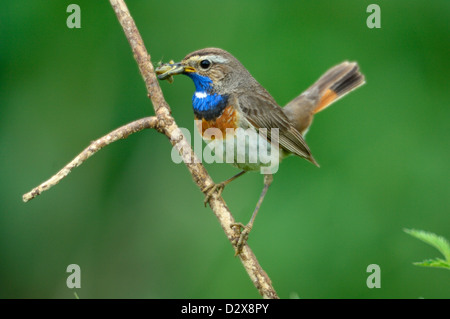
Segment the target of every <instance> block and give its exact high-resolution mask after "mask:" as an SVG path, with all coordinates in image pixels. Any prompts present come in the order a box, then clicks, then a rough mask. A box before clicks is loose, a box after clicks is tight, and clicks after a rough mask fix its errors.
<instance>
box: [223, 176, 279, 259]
mask: <svg viewBox="0 0 450 319" xmlns="http://www.w3.org/2000/svg"><path fill="white" fill-rule="evenodd" d="M272 181H273V176H272V174H266V175H264V188H263V190H262V192H261V195H260V196H259V200H258V203H257V204H256V207H255V210H254V211H253V214H252V217H251V218H250V221H249V222H248V224H247V225H244V224H242V223H234V224H231V225H230V227H231V228H233V227H237V228H238V230H239V238H237V239H236V242H235V245H236V253H235V256H237V255H239V254H240V253H241V251H242V248H243V247H244V245H245V244H246V242H247V239H248V234H249V233H250V231H251V230H252V227H253V222H254V221H255V217H256V214H258V211H259V208H260V207H261V204H262V202H263V200H264V196H266V193H267V190H268V189H269V186H270V184H272ZM241 228H242V230H241Z"/></svg>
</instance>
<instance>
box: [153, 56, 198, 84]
mask: <svg viewBox="0 0 450 319" xmlns="http://www.w3.org/2000/svg"><path fill="white" fill-rule="evenodd" d="M155 72H156V74H157V75H158V79H160V80H168V81H169V82H170V83H172V81H173V78H172V76H173V75H177V74H183V73H192V72H195V69H194V68H193V67H190V66H187V65H184V64H183V63H182V62H178V63H175V62H173V61H170V62H169V63H163V64H161V65H160V66H158V67H157V68H156V69H155Z"/></svg>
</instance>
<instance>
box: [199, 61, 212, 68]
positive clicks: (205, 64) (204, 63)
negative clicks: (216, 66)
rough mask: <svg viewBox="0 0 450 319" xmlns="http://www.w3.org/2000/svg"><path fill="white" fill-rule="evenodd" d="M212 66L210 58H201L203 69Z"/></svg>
mask: <svg viewBox="0 0 450 319" xmlns="http://www.w3.org/2000/svg"><path fill="white" fill-rule="evenodd" d="M210 66H211V61H209V60H201V61H200V67H201V68H202V69H203V70H206V69H207V68H209V67H210Z"/></svg>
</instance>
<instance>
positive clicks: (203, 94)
mask: <svg viewBox="0 0 450 319" xmlns="http://www.w3.org/2000/svg"><path fill="white" fill-rule="evenodd" d="M207 96H208V93H206V92H195V97H196V98H198V99H204V98H205V97H207Z"/></svg>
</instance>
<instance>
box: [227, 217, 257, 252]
mask: <svg viewBox="0 0 450 319" xmlns="http://www.w3.org/2000/svg"><path fill="white" fill-rule="evenodd" d="M230 227H231V228H234V230H235V232H236V237H235V238H234V240H233V244H234V248H235V254H234V256H235V257H236V256H237V255H239V254H240V253H241V252H242V248H244V246H245V244H246V243H247V239H248V234H249V233H250V231H251V230H252V225H250V223H249V224H248V225H244V224H242V223H233V224H231V225H230Z"/></svg>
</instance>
